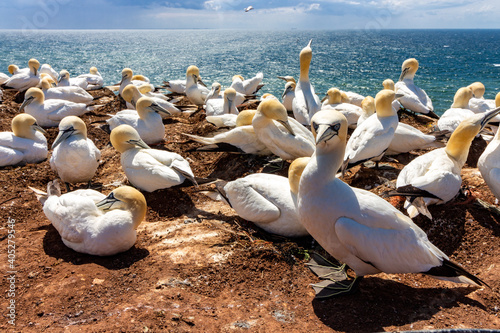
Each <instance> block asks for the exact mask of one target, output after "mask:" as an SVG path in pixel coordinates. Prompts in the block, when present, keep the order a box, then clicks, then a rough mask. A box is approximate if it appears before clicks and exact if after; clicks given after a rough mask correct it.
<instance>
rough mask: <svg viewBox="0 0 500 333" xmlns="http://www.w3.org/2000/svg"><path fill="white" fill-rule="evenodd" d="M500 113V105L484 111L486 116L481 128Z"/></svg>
mask: <svg viewBox="0 0 500 333" xmlns="http://www.w3.org/2000/svg"><path fill="white" fill-rule="evenodd" d="M499 113H500V107H498V108H496V109H493V110H491V111H488V112H485V113H484V118H483V120H482V121H481V130H482V129H483V128H484V126H486V124H488V122H489V121H490V120H491V119H493V118H495V116H496V115H497V114H499Z"/></svg>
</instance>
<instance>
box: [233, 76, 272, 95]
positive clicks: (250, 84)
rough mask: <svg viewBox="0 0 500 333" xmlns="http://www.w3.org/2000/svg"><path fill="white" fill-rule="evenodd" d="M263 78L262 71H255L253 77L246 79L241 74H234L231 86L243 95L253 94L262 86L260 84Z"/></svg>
mask: <svg viewBox="0 0 500 333" xmlns="http://www.w3.org/2000/svg"><path fill="white" fill-rule="evenodd" d="M263 79H264V74H263V73H257V74H256V75H255V76H254V77H252V78H250V79H246V80H245V79H244V78H243V76H241V75H234V76H233V78H232V82H231V88H233V89H234V90H236V92H239V93H241V94H243V95H247V96H248V95H255V94H256V93H257V91H259V89H260V88H262V86H264V85H263V84H262V80H263Z"/></svg>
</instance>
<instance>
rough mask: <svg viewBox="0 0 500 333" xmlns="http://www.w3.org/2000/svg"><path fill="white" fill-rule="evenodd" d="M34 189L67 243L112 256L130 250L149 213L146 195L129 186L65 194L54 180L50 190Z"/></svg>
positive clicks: (90, 251)
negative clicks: (107, 191) (102, 190)
mask: <svg viewBox="0 0 500 333" xmlns="http://www.w3.org/2000/svg"><path fill="white" fill-rule="evenodd" d="M31 189H32V190H33V191H34V192H35V194H36V195H37V197H38V198H39V199H40V201H41V202H42V204H43V212H44V213H45V216H47V218H48V219H49V221H50V222H51V223H52V225H53V226H54V227H55V228H56V230H57V231H58V232H59V235H61V239H62V241H63V243H64V244H65V245H66V246H67V247H69V248H71V249H73V250H75V251H77V252H81V253H87V254H91V255H97V256H110V255H114V254H117V253H120V252H124V251H127V250H128V249H130V248H131V247H132V246H133V245H134V244H135V242H136V239H137V232H136V229H137V227H138V226H139V224H140V223H141V222H142V221H143V220H144V217H145V215H146V199H145V198H144V196H143V195H142V194H141V193H140V192H139V191H137V190H136V189H134V188H132V187H129V186H122V187H119V188H117V189H115V190H114V191H113V192H111V193H110V194H109V195H108V196H105V195H104V194H101V193H100V192H97V191H94V190H77V191H74V192H69V193H66V194H63V195H61V194H60V189H59V185H58V184H57V183H56V184H54V183H52V182H51V183H49V185H48V189H47V192H48V193H44V192H41V191H39V190H36V189H33V188H31Z"/></svg>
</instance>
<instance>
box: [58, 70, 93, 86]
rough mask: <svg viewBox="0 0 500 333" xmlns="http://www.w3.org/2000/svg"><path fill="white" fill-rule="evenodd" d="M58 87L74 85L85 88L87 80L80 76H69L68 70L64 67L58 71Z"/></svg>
mask: <svg viewBox="0 0 500 333" xmlns="http://www.w3.org/2000/svg"><path fill="white" fill-rule="evenodd" d="M57 86H58V87H69V86H76V87H80V88H82V89H85V90H87V88H88V82H87V80H86V79H85V78H81V77H74V78H73V77H70V75H69V72H68V71H67V70H65V69H63V70H62V71H60V72H59V81H58V82H57Z"/></svg>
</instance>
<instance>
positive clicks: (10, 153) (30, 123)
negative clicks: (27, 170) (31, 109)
mask: <svg viewBox="0 0 500 333" xmlns="http://www.w3.org/2000/svg"><path fill="white" fill-rule="evenodd" d="M45 134H47V133H46V132H45V131H44V130H43V128H41V127H40V126H38V124H37V123H36V119H35V118H34V117H33V116H30V115H29V114H26V113H21V114H18V115H17V116H15V117H14V118H13V119H12V132H0V166H1V167H3V166H7V165H17V164H23V163H39V162H41V161H43V160H45V159H46V158H47V154H48V151H47V139H46V138H45Z"/></svg>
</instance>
